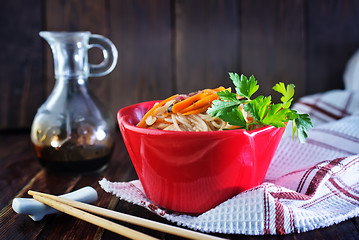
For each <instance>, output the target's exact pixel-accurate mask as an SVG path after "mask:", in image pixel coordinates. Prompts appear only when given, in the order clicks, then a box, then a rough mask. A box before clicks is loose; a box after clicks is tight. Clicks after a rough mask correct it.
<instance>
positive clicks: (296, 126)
mask: <svg viewBox="0 0 359 240" xmlns="http://www.w3.org/2000/svg"><path fill="white" fill-rule="evenodd" d="M229 76H230V78H231V79H232V81H233V84H234V86H235V87H236V88H235V90H236V93H232V92H231V91H228V90H224V91H221V92H218V93H217V94H218V96H219V99H218V100H214V101H213V102H212V106H211V107H210V108H208V110H207V113H208V114H210V115H211V116H213V117H214V116H216V117H219V118H221V119H222V120H223V121H226V122H228V123H229V124H231V125H233V126H238V127H239V128H243V129H246V130H248V129H249V126H250V125H260V126H263V125H271V126H275V127H284V126H285V123H286V122H288V121H292V126H293V138H294V136H295V133H297V137H298V139H299V141H300V142H304V141H305V139H306V138H307V137H308V129H309V128H311V127H313V124H312V122H311V119H310V117H309V115H308V114H299V113H297V111H295V110H291V109H289V107H290V105H291V103H292V101H293V96H294V87H295V86H294V85H293V84H288V85H287V86H285V85H284V83H282V82H279V83H277V84H276V85H275V86H274V87H273V90H274V91H276V92H279V93H281V94H282V95H283V96H282V97H281V99H280V100H281V102H282V103H278V104H273V103H272V100H271V96H268V97H263V96H258V97H256V98H255V99H253V100H252V99H251V97H252V95H253V94H254V93H255V92H256V91H257V90H258V88H259V86H258V84H257V81H256V80H255V78H254V76H253V75H252V76H251V77H250V78H249V79H248V78H247V77H246V76H244V75H243V74H242V75H241V76H240V77H239V75H238V74H237V73H229ZM237 95H238V96H240V97H242V98H241V99H239V98H238V97H237ZM242 104H243V109H244V110H245V111H247V112H248V113H249V114H250V115H251V116H252V117H253V119H254V121H253V123H250V124H249V123H247V122H246V119H245V118H244V116H243V113H242V111H241V110H239V106H240V105H242Z"/></svg>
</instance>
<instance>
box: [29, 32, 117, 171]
mask: <svg viewBox="0 0 359 240" xmlns="http://www.w3.org/2000/svg"><path fill="white" fill-rule="evenodd" d="M40 36H41V37H42V38H44V39H45V40H46V41H47V42H48V44H49V45H50V47H51V50H52V53H53V57H54V67H55V69H54V72H55V79H56V81H55V86H54V88H53V90H52V92H51V94H50V95H49V97H48V98H47V100H46V101H45V102H44V103H43V105H42V106H41V107H40V108H39V109H38V111H37V113H36V115H35V118H34V120H33V123H32V127H31V141H32V143H33V145H34V148H35V151H36V155H37V157H38V158H39V161H40V163H41V164H42V165H43V166H44V167H45V168H46V169H47V170H50V171H56V172H59V171H60V172H85V171H94V170H98V169H101V168H103V167H104V166H106V165H107V163H108V161H109V159H110V156H111V154H112V150H113V146H114V140H115V121H114V118H113V116H112V115H111V114H110V113H109V111H108V110H107V109H106V108H105V107H104V106H103V105H102V104H101V103H100V102H99V101H98V99H97V98H96V96H94V95H93V94H92V93H91V92H90V90H89V89H88V88H87V81H88V77H97V76H104V75H106V74H109V73H110V72H111V71H112V70H113V69H114V67H115V66H116V63H117V55H118V54H117V50H116V47H115V46H114V44H113V43H112V42H111V41H110V40H109V39H107V38H105V37H103V36H101V35H96V34H91V33H90V32H47V31H42V32H40ZM90 43H91V44H90ZM93 47H98V48H100V49H101V50H102V53H103V61H102V62H101V63H99V64H90V63H89V62H88V50H89V49H90V48H93Z"/></svg>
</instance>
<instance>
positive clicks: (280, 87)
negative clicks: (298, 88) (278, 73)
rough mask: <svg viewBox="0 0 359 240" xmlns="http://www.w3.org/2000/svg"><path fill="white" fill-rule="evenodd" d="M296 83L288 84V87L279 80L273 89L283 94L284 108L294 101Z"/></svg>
mask: <svg viewBox="0 0 359 240" xmlns="http://www.w3.org/2000/svg"><path fill="white" fill-rule="evenodd" d="M294 88H295V86H294V84H288V85H287V88H286V87H285V85H284V83H282V82H279V83H277V84H276V85H274V87H273V90H275V91H277V92H279V93H281V94H283V97H281V99H280V100H281V101H282V103H283V105H282V107H283V108H289V107H290V105H291V104H292V101H293V95H294Z"/></svg>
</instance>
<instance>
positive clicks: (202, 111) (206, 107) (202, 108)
mask: <svg viewBox="0 0 359 240" xmlns="http://www.w3.org/2000/svg"><path fill="white" fill-rule="evenodd" d="M210 106H211V104H210V103H209V104H207V105H205V106H203V107H201V108H197V109H194V110H192V111H188V112H185V113H183V115H185V116H186V115H191V114H198V113H205V112H206V111H207V109H208V108H209V107H210Z"/></svg>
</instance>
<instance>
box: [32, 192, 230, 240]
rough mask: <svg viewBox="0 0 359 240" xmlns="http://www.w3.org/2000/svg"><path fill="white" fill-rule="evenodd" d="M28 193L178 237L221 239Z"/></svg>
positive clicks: (63, 199)
mask: <svg viewBox="0 0 359 240" xmlns="http://www.w3.org/2000/svg"><path fill="white" fill-rule="evenodd" d="M29 194H30V195H32V196H34V198H35V196H40V197H44V198H48V199H51V200H54V201H57V202H59V203H62V204H66V205H68V206H72V207H74V208H77V209H81V210H85V211H88V212H91V213H94V214H97V215H100V216H104V217H109V218H112V219H116V220H120V221H124V222H128V223H131V224H135V225H138V226H142V227H146V228H150V229H153V230H157V231H160V232H165V233H169V234H173V235H176V236H180V237H185V238H189V239H203V240H206V239H208V240H219V239H222V240H223V238H219V237H216V236H211V235H208V234H204V233H199V232H195V231H191V230H187V229H184V228H180V227H175V226H171V225H167V224H164V223H159V222H155V221H152V220H148V219H143V218H140V217H135V216H132V215H128V214H124V213H120V212H116V211H113V210H109V209H105V208H101V207H97V206H94V205H90V204H86V203H82V202H78V201H74V200H70V199H66V198H63V197H57V196H54V195H51V194H46V193H40V192H35V191H31V190H30V191H29ZM45 204H46V203H45Z"/></svg>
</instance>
